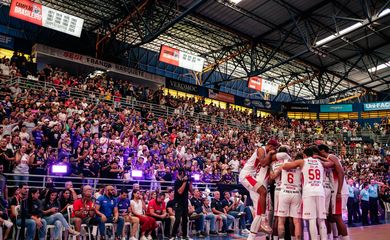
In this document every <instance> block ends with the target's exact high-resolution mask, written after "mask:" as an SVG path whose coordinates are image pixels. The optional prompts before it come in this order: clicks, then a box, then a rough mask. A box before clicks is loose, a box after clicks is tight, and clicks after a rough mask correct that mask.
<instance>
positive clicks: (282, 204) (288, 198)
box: [278, 191, 302, 218]
mask: <svg viewBox="0 0 390 240" xmlns="http://www.w3.org/2000/svg"><path fill="white" fill-rule="evenodd" d="M278 216H279V217H293V218H302V195H301V193H300V192H297V193H287V192H284V191H281V192H280V193H279V209H278Z"/></svg>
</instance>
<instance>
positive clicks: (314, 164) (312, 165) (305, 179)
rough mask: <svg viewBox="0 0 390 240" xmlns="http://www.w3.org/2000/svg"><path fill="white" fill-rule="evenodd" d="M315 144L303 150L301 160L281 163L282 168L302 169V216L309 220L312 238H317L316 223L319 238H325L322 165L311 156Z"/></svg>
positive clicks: (323, 239) (313, 239)
mask: <svg viewBox="0 0 390 240" xmlns="http://www.w3.org/2000/svg"><path fill="white" fill-rule="evenodd" d="M315 151H318V150H315V146H312V147H308V148H306V149H305V150H304V151H303V156H304V159H303V160H296V161H294V162H289V163H285V164H283V167H282V168H283V170H290V169H294V168H298V167H299V168H300V169H301V171H302V204H303V207H302V218H303V219H306V220H309V232H310V236H311V239H312V240H315V239H317V233H318V231H317V223H318V226H319V232H320V236H321V240H325V239H327V234H326V226H325V219H326V210H325V193H324V187H323V178H324V167H323V166H322V164H321V162H320V160H319V159H316V158H313V154H314V152H315Z"/></svg>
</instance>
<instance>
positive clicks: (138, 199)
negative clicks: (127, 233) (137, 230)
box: [130, 189, 157, 240]
mask: <svg viewBox="0 0 390 240" xmlns="http://www.w3.org/2000/svg"><path fill="white" fill-rule="evenodd" d="M130 206H131V212H132V213H133V214H134V216H136V217H137V218H139V221H140V223H141V238H140V240H150V239H152V236H151V233H152V231H154V230H155V229H156V228H157V223H156V220H155V219H154V218H152V217H149V216H147V215H145V212H146V210H147V209H146V205H145V202H144V201H143V200H142V196H141V194H140V192H139V190H138V189H133V192H132V196H131V203H130ZM146 236H147V237H146Z"/></svg>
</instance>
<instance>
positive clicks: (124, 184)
mask: <svg viewBox="0 0 390 240" xmlns="http://www.w3.org/2000/svg"><path fill="white" fill-rule="evenodd" d="M4 175H6V176H7V187H8V188H15V187H18V186H19V184H20V183H27V185H28V186H29V187H33V188H38V189H45V188H46V187H47V186H48V183H52V185H53V186H54V187H55V188H56V189H59V190H60V189H64V187H65V183H66V182H68V181H71V182H72V183H73V186H74V188H75V189H80V187H81V186H82V185H85V184H88V185H90V186H91V187H92V188H93V189H94V190H98V189H99V188H100V187H102V186H104V185H107V184H112V185H115V186H116V188H117V189H126V190H131V189H132V188H133V185H134V184H136V183H138V184H139V185H140V188H141V189H143V190H157V189H158V190H161V191H166V190H167V188H168V187H173V186H174V182H166V181H164V182H162V181H155V180H134V179H133V180H127V179H109V178H89V177H68V176H61V175H32V174H28V175H20V174H11V173H6V174H4ZM193 186H194V187H197V188H199V189H200V190H205V189H206V188H208V189H210V191H214V190H217V185H216V184H215V183H201V182H193Z"/></svg>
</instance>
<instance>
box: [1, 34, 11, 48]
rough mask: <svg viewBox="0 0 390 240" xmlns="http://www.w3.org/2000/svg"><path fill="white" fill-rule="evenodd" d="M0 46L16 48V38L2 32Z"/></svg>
mask: <svg viewBox="0 0 390 240" xmlns="http://www.w3.org/2000/svg"><path fill="white" fill-rule="evenodd" d="M0 46H1V47H5V48H8V49H13V48H14V38H13V37H10V36H6V35H3V34H0Z"/></svg>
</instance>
